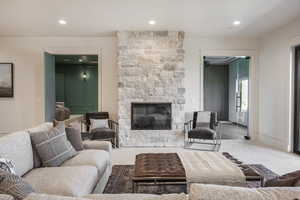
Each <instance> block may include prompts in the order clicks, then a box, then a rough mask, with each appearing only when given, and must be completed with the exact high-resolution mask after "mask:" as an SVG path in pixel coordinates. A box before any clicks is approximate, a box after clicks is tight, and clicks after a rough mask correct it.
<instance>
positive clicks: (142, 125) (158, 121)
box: [131, 103, 172, 130]
mask: <svg viewBox="0 0 300 200" xmlns="http://www.w3.org/2000/svg"><path fill="white" fill-rule="evenodd" d="M131 129H132V130H171V129H172V104H171V103H131Z"/></svg>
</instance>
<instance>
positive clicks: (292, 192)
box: [189, 184, 300, 200]
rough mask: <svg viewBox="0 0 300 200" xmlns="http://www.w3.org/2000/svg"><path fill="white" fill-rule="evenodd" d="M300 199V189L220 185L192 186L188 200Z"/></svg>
mask: <svg viewBox="0 0 300 200" xmlns="http://www.w3.org/2000/svg"><path fill="white" fill-rule="evenodd" d="M299 197H300V188H296V187H273V188H271V187H270V188H241V187H230V186H220V185H203V184H192V185H191V188H190V194H189V199H190V200H224V199H230V200H241V199H242V200H253V199H255V200H266V199H267V200H283V199H297V198H299Z"/></svg>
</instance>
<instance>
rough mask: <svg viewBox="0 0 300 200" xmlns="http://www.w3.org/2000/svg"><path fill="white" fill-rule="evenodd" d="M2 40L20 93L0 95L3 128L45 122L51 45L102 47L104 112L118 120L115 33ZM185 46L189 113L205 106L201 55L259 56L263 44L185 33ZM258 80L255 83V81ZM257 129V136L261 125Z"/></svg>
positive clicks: (0, 56)
mask: <svg viewBox="0 0 300 200" xmlns="http://www.w3.org/2000/svg"><path fill="white" fill-rule="evenodd" d="M0 44H1V45H0V62H13V63H14V64H15V97H14V98H13V99H0V112H1V113H0V132H10V131H15V130H19V129H23V128H27V127H31V126H33V125H36V124H38V123H41V122H42V121H43V118H44V90H43V88H44V75H43V67H44V64H43V53H44V51H48V50H49V49H63V48H66V49H70V48H74V49H83V50H84V49H90V48H99V49H101V54H102V59H101V61H102V65H101V66H102V77H101V79H102V87H101V90H102V102H101V105H102V110H106V111H109V112H110V113H112V115H113V117H114V118H116V116H117V110H118V108H117V98H118V95H117V91H118V90H117V83H118V72H117V66H116V62H117V60H116V55H117V42H116V38H115V37H107V38H100V37H94V38H93V37H91V38H80V37H74V38H73V37H68V38H59V37H57V38H54V37H53V38H49V37H34V38H31V37H11V38H9V37H3V38H0ZM184 49H185V51H186V53H185V66H186V69H187V70H186V80H185V84H186V105H185V110H186V112H187V113H190V112H192V111H195V110H200V109H201V108H202V106H203V102H202V96H201V94H202V89H201V78H202V74H201V71H202V69H203V66H202V57H203V56H209V55H215V56H218V55H223V56H236V55H249V56H256V53H257V49H258V42H257V40H256V39H249V38H199V37H192V36H189V35H186V39H185V42H184ZM253 63H254V64H253V66H256V61H254V62H253ZM250 70H251V69H250ZM255 73H256V72H255V71H253V72H252V74H255ZM255 77H256V75H255ZM255 77H254V78H255ZM254 82H256V80H255V79H254ZM254 87H256V86H254ZM256 98H258V97H257V94H254V95H253V99H254V100H253V101H252V104H256V100H255V99H256ZM253 116H254V117H253V118H257V117H256V111H254V113H253ZM256 126H257V123H256V122H253V127H256ZM253 131H254V132H255V133H254V134H256V132H257V130H256V128H254V130H253Z"/></svg>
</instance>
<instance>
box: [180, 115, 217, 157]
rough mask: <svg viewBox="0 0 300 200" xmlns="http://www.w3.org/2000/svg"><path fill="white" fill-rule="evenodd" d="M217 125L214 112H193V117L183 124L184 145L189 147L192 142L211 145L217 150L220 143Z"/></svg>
mask: <svg viewBox="0 0 300 200" xmlns="http://www.w3.org/2000/svg"><path fill="white" fill-rule="evenodd" d="M217 126H218V122H217V113H216V112H210V111H197V112H194V114H193V119H192V120H190V121H188V122H186V123H185V124H184V129H185V137H184V146H185V147H189V146H191V145H192V144H193V143H198V144H205V145H212V146H213V148H212V150H213V151H218V150H219V148H220V145H221V135H220V133H218V131H217ZM203 150H204V149H203Z"/></svg>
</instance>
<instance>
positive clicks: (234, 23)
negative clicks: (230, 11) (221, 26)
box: [232, 20, 241, 26]
mask: <svg viewBox="0 0 300 200" xmlns="http://www.w3.org/2000/svg"><path fill="white" fill-rule="evenodd" d="M232 24H233V25H234V26H238V25H240V24H241V21H238V20H236V21H234V22H233V23H232Z"/></svg>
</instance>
